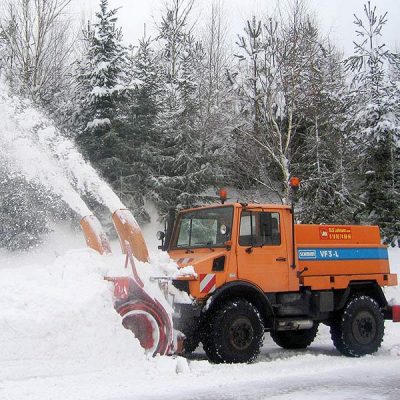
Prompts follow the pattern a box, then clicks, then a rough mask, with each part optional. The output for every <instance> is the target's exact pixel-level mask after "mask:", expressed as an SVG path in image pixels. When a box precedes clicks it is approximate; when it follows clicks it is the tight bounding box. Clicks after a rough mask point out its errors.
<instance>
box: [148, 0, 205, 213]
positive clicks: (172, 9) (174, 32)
mask: <svg viewBox="0 0 400 400" xmlns="http://www.w3.org/2000/svg"><path fill="white" fill-rule="evenodd" d="M192 5H193V1H192V0H190V1H182V0H173V1H172V2H171V3H170V4H169V5H168V6H167V8H166V12H165V15H164V16H163V18H162V22H161V25H160V27H159V37H158V39H159V42H160V43H161V44H162V48H161V57H160V64H159V65H160V71H161V77H162V81H163V87H162V90H161V93H160V107H161V109H160V113H159V114H158V117H157V126H156V129H157V132H158V143H157V146H155V147H154V149H153V162H154V163H155V164H154V172H153V173H154V175H153V178H152V183H153V193H154V196H153V198H155V200H156V203H157V205H158V207H159V209H160V211H161V212H162V213H166V212H167V210H168V209H169V208H171V207H172V208H181V207H188V206H193V205H195V204H196V203H197V202H199V201H203V200H204V199H203V197H202V192H203V191H204V189H205V188H207V187H208V186H209V185H210V184H211V183H212V181H213V176H212V173H211V170H210V165H209V163H208V160H207V158H206V157H205V156H204V155H203V154H202V152H201V124H200V122H199V121H200V120H199V104H200V103H199V98H198V95H199V91H198V87H199V82H198V78H199V76H201V71H199V68H201V66H202V61H203V58H204V51H203V48H202V46H201V44H200V43H199V42H198V41H196V40H195V38H194V37H193V35H192V33H191V29H190V28H189V15H190V11H191V9H192Z"/></svg>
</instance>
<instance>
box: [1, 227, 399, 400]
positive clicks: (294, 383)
mask: <svg viewBox="0 0 400 400" xmlns="http://www.w3.org/2000/svg"><path fill="white" fill-rule="evenodd" d="M74 248H75V249H76V250H68V249H74ZM116 249H117V250H118V248H116ZM115 253H116V254H118V251H115ZM390 255H391V258H392V260H391V263H392V269H393V270H394V271H396V272H398V273H399V272H400V249H394V250H391V251H390ZM123 261H124V258H123V256H121V255H115V256H103V257H101V256H99V255H97V254H96V253H95V252H93V251H91V250H89V249H85V248H84V245H83V238H82V236H81V234H80V233H78V232H75V233H71V232H69V231H68V229H67V228H65V227H64V228H59V229H58V231H57V232H55V234H53V235H52V236H50V237H49V239H48V240H47V241H46V243H45V244H44V245H43V246H42V247H40V248H37V249H36V250H34V251H33V252H30V253H25V254H14V255H12V254H9V253H5V252H3V253H0V349H1V351H0V399H1V400H3V399H4V400H5V399H7V400H20V399H26V400H28V399H29V400H36V399H38V400H39V399H40V400H47V399H59V400H81V399H82V400H103V399H104V400H106V399H107V400H116V399H119V400H120V399H121V400H125V399H126V400H128V399H129V400H130V399H132V400H133V399H159V398H162V399H276V400H288V399H298V400H302V399H308V400H314V399H320V398H324V399H330V400H332V399H334V400H336V399H338V400H339V399H340V400H343V399H344V400H352V399H371V400H372V399H373V400H375V399H388V400H398V399H399V398H400V324H393V323H391V322H387V323H386V335H385V340H384V343H383V346H382V348H381V349H380V350H379V352H378V353H377V354H376V355H373V356H367V357H364V358H360V359H349V358H346V357H343V356H341V355H340V354H339V353H338V352H337V351H336V350H335V349H334V347H333V345H332V343H331V341H330V337H329V332H328V329H327V328H326V327H325V326H322V327H321V328H320V332H319V334H318V337H317V339H316V341H315V342H314V343H313V344H312V346H311V347H310V348H309V349H307V350H304V351H288V350H282V349H280V348H278V347H277V346H275V345H274V344H273V343H272V341H271V339H270V338H269V337H266V339H265V345H264V348H263V351H262V354H261V355H260V357H259V358H258V360H257V361H256V362H255V363H254V364H251V365H213V364H210V363H209V362H208V361H207V360H206V358H205V356H204V353H203V352H202V351H201V349H198V351H196V352H195V354H194V355H193V356H192V357H191V359H189V360H186V359H183V358H181V357H176V358H173V357H158V358H148V357H146V356H145V355H144V353H143V351H142V349H141V348H140V346H139V344H138V342H137V340H136V339H134V338H133V336H132V334H131V333H130V332H129V331H127V330H124V329H123V328H122V327H121V323H120V318H119V316H118V315H117V314H116V313H115V311H114V310H113V307H112V298H111V287H110V284H109V283H108V282H106V281H104V280H103V276H104V275H115V274H116V273H117V274H118V273H119V272H121V266H122V264H123ZM387 295H388V298H396V299H397V301H398V302H400V288H399V287H397V288H393V289H391V290H390V291H389V290H388V293H387Z"/></svg>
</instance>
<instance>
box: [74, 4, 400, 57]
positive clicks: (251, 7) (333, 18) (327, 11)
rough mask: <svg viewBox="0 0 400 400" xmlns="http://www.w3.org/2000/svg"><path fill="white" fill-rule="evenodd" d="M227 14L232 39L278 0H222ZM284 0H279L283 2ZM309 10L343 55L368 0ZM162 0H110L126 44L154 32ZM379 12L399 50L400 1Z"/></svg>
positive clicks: (88, 11)
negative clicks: (144, 32)
mask: <svg viewBox="0 0 400 400" xmlns="http://www.w3.org/2000/svg"><path fill="white" fill-rule="evenodd" d="M74 1H75V2H76V7H77V10H79V11H78V12H79V13H82V15H83V16H84V17H85V18H86V19H88V18H89V16H91V15H94V12H95V11H96V10H97V9H98V7H99V3H100V1H99V0H74ZM212 1H213V0H196V6H195V10H194V14H196V15H199V20H200V21H199V22H200V23H201V20H202V18H205V16H206V15H207V14H208V12H209V10H210V7H211V4H212ZM221 1H222V4H223V7H224V9H225V11H226V14H227V21H228V24H229V26H230V30H231V38H232V42H234V40H235V35H236V33H240V32H241V31H242V30H243V26H244V21H245V20H246V19H247V18H249V17H251V15H252V14H254V13H255V15H257V16H258V15H266V14H267V13H268V11H273V10H274V9H275V7H276V4H277V2H278V1H279V0H221ZM283 2H284V0H283V1H282V0H281V3H283ZM306 2H307V4H308V7H309V9H310V10H311V11H312V12H314V13H315V15H316V17H317V20H318V21H319V23H320V27H321V29H322V31H323V32H324V33H329V34H330V36H331V38H332V39H333V41H334V42H336V43H337V45H338V47H341V49H342V50H343V51H344V52H345V54H346V55H349V54H351V53H352V50H353V44H352V43H353V40H354V39H355V38H356V36H355V26H354V24H353V21H354V16H353V14H354V13H356V14H357V15H358V16H361V15H362V14H363V6H364V4H365V3H366V2H367V0H306ZM164 3H165V0H109V5H110V7H111V8H117V7H121V9H120V10H119V11H118V14H117V15H118V23H119V24H120V25H121V26H122V29H123V33H124V39H125V41H126V42H127V43H132V44H136V43H137V40H138V39H139V38H140V37H142V35H143V27H144V24H146V30H147V32H148V33H150V34H151V33H152V31H154V21H157V20H159V17H160V13H161V10H162V9H163V6H164ZM372 4H373V5H376V6H377V10H378V12H379V13H384V12H385V11H388V16H387V19H388V22H387V24H386V26H385V28H384V30H383V40H384V42H385V43H386V44H387V46H388V47H389V48H390V49H393V50H394V49H400V35H399V34H398V32H399V27H398V24H399V22H400V0H375V1H373V2H372Z"/></svg>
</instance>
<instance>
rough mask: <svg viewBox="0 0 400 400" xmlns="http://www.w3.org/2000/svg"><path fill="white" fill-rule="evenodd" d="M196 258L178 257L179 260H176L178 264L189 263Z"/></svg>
mask: <svg viewBox="0 0 400 400" xmlns="http://www.w3.org/2000/svg"><path fill="white" fill-rule="evenodd" d="M193 260H194V258H189V257H186V258H178V259H177V260H174V261H175V262H176V263H178V264H189V263H191V262H192V261H193Z"/></svg>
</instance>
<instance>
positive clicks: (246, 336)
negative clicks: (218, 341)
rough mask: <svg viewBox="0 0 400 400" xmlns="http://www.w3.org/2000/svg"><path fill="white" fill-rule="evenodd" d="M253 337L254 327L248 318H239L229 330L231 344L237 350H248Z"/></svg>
mask: <svg viewBox="0 0 400 400" xmlns="http://www.w3.org/2000/svg"><path fill="white" fill-rule="evenodd" d="M253 337H254V331H253V326H252V324H251V322H250V320H249V319H248V318H246V317H241V318H237V319H236V320H235V321H234V322H233V324H232V325H231V326H230V328H229V342H230V344H231V345H232V346H233V347H234V348H235V349H236V350H245V349H247V348H248V347H249V346H250V344H251V342H252V340H253Z"/></svg>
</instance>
